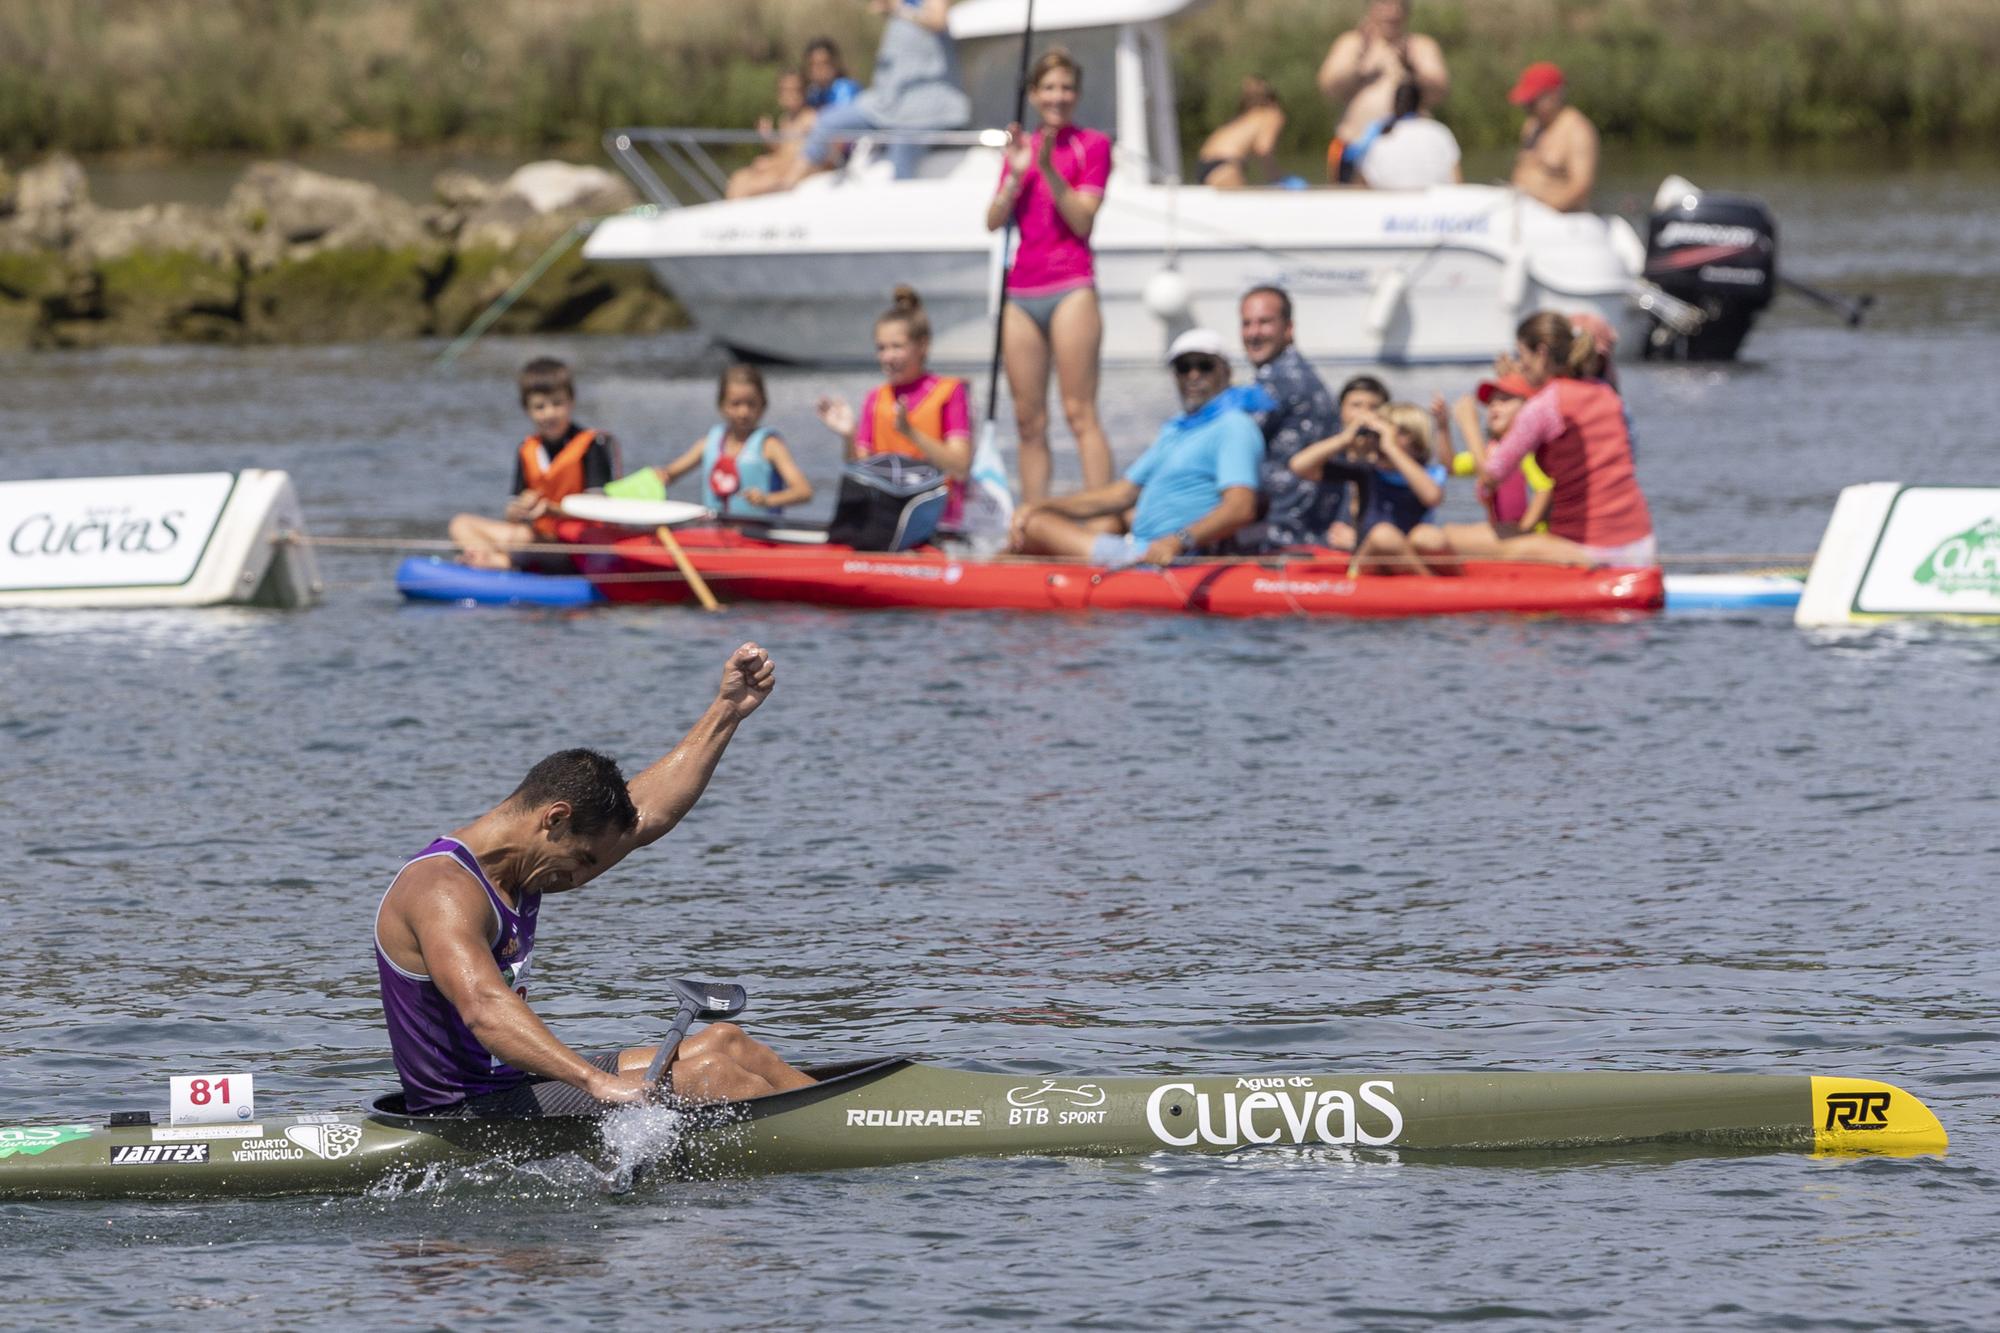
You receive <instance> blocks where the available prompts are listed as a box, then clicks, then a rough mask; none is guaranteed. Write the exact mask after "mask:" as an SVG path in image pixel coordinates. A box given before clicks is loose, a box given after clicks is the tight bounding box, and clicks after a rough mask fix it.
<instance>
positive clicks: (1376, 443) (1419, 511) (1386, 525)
mask: <svg viewBox="0 0 2000 1333" xmlns="http://www.w3.org/2000/svg"><path fill="white" fill-rule="evenodd" d="M1356 440H1357V443H1358V448H1359V457H1360V458H1361V460H1362V461H1364V462H1367V463H1370V464H1372V465H1373V467H1374V468H1375V484H1374V485H1373V486H1372V487H1370V488H1369V492H1368V501H1367V503H1366V504H1365V505H1364V506H1363V508H1362V511H1361V517H1360V519H1359V520H1358V521H1357V522H1356V523H1355V527H1356V528H1357V529H1359V530H1360V533H1361V540H1360V542H1359V543H1358V544H1356V546H1355V548H1354V558H1353V559H1352V560H1351V561H1349V562H1348V566H1347V572H1348V574H1349V575H1354V574H1361V573H1366V572H1370V571H1381V572H1386V573H1411V574H1428V573H1429V572H1430V569H1429V567H1428V566H1427V565H1425V564H1424V562H1423V560H1422V558H1421V557H1420V556H1419V555H1418V554H1417V552H1418V550H1419V549H1420V547H1419V545H1418V544H1419V543H1421V545H1422V548H1426V549H1430V550H1436V549H1438V547H1439V546H1440V545H1441V535H1440V532H1439V529H1438V527H1437V523H1436V517H1437V507H1438V506H1439V505H1441V504H1443V503H1444V488H1445V481H1446V479H1447V477H1449V475H1450V474H1449V473H1448V472H1447V471H1446V470H1445V468H1444V466H1443V465H1442V464H1440V463H1438V462H1436V461H1435V459H1434V458H1433V455H1432V444H1431V414H1430V413H1428V412H1426V411H1424V409H1423V408H1421V407H1418V406H1417V405H1416V404H1415V403H1391V404H1389V406H1387V407H1385V408H1383V409H1382V410H1381V411H1380V412H1377V413H1375V414H1373V416H1372V417H1371V418H1370V419H1369V420H1368V422H1367V423H1366V424H1365V425H1364V427H1363V428H1362V430H1361V431H1360V432H1358V433H1357V436H1356Z"/></svg>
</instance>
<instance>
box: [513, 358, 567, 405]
mask: <svg viewBox="0 0 2000 1333" xmlns="http://www.w3.org/2000/svg"><path fill="white" fill-rule="evenodd" d="M515 383H517V384H519V385H520V386H521V406H523V407H526V406H527V405H528V398H529V396H530V395H532V394H538V393H545V394H548V395H550V396H551V397H553V396H554V395H556V394H561V395H562V396H563V397H565V398H569V399H572V400H574V399H575V398H576V381H575V380H574V379H573V378H572V377H571V376H570V373H569V367H568V366H566V365H564V364H563V363H562V362H560V361H558V360H556V359H555V358H554V357H552V356H538V357H536V358H535V359H534V360H533V361H530V362H529V363H528V364H527V365H525V366H522V367H521V373H520V374H519V375H517V376H515Z"/></svg>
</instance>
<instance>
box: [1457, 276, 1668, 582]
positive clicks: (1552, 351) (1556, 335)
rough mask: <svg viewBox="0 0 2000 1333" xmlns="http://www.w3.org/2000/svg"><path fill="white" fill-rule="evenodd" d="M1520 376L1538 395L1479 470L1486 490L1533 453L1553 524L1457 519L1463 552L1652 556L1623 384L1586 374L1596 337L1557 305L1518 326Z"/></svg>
mask: <svg viewBox="0 0 2000 1333" xmlns="http://www.w3.org/2000/svg"><path fill="white" fill-rule="evenodd" d="M1515 342H1516V345H1515V357H1516V359H1517V361H1518V363H1519V371H1520V375H1521V378H1522V379H1523V380H1524V381H1525V382H1526V385H1527V387H1529V388H1531V389H1532V390H1534V396H1533V397H1531V398H1529V399H1528V401H1527V402H1526V403H1524V404H1522V406H1521V408H1520V410H1519V412H1518V413H1517V414H1516V415H1515V417H1514V421H1513V424H1512V425H1511V426H1510V427H1509V428H1508V430H1507V433H1506V434H1505V435H1503V436H1501V438H1500V439H1499V440H1498V441H1497V442H1495V443H1494V444H1493V445H1491V446H1490V447H1489V448H1488V449H1487V451H1486V457H1485V460H1484V461H1483V462H1482V464H1481V466H1480V469H1479V477H1480V488H1481V492H1482V498H1484V495H1485V494H1486V493H1488V492H1490V490H1491V489H1492V488H1493V487H1495V486H1497V485H1499V484H1500V483H1502V482H1503V481H1505V480H1506V479H1507V478H1508V477H1510V476H1512V475H1513V474H1514V472H1515V471H1516V470H1517V469H1518V468H1519V467H1520V466H1521V460H1522V459H1524V458H1526V457H1528V456H1529V455H1530V454H1533V455H1534V458H1535V461H1536V463H1538V464H1539V465H1540V466H1541V469H1542V471H1543V472H1544V473H1546V474H1547V475H1548V478H1549V480H1550V481H1551V482H1553V483H1554V487H1555V488H1554V490H1553V492H1552V493H1551V495H1550V500H1549V515H1548V531H1546V532H1524V533H1517V534H1514V535H1508V536H1502V535H1500V533H1499V532H1498V531H1497V530H1495V529H1493V528H1491V527H1488V526H1487V525H1483V524H1470V525H1462V526H1460V525H1455V526H1454V529H1453V531H1452V533H1451V534H1450V538H1449V542H1450V548H1451V550H1452V551H1453V552H1454V553H1456V554H1458V555H1462V556H1498V557H1501V558H1503V559H1530V560H1537V559H1538V560H1548V561H1553V562H1556V563H1560V564H1568V565H1653V564H1657V563H1659V548H1658V545H1657V544H1656V543H1655V541H1654V539H1653V516H1652V513H1651V511H1650V510H1649V509H1648V508H1647V507H1646V496H1645V494H1644V492H1642V491H1641V490H1640V489H1639V478H1638V474H1637V472H1636V470H1635V469H1634V467H1633V464H1632V439H1631V434H1630V432H1629V431H1628V430H1627V428H1626V424H1625V408H1624V403H1623V402H1622V401H1621V400H1620V399H1619V397H1618V393H1617V390H1615V389H1613V388H1612V387H1611V386H1610V385H1609V384H1606V383H1605V382H1604V381H1602V380H1597V379H1583V378H1580V376H1581V375H1582V374H1583V373H1584V372H1585V371H1586V370H1587V369H1589V368H1591V367H1592V366H1593V365H1594V364H1595V359H1596V356H1597V353H1598V347H1597V345H1596V340H1595V339H1594V338H1592V337H1591V335H1590V334H1589V333H1588V332H1579V331H1577V330H1575V329H1573V328H1572V327H1571V325H1570V321H1569V319H1568V318H1566V317H1565V316H1563V315H1559V314H1556V313H1555V312H1553V311H1546V310H1545V311H1543V312H1542V313H1540V314H1537V315H1531V316H1529V317H1528V318H1527V319H1526V320H1523V321H1522V323H1521V326H1520V328H1518V329H1517V330H1515Z"/></svg>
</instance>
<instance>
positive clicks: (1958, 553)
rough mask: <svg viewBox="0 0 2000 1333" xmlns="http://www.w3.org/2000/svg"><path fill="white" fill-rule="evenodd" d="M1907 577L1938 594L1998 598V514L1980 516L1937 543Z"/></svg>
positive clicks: (1999, 541) (1999, 521)
mask: <svg viewBox="0 0 2000 1333" xmlns="http://www.w3.org/2000/svg"><path fill="white" fill-rule="evenodd" d="M1911 577H1913V578H1914V579H1915V580H1916V581H1917V582H1918V583H1921V584H1925V585H1926V586H1929V587H1932V588H1935V589H1937V590H1938V591H1939V592H1942V593H1961V592H1977V593H1985V594H1987V595H1989V596H1994V597H2000V517H1995V518H1988V519H1984V520H1982V521H1980V522H1978V523H1975V524H1974V525H1973V526H1971V527H1969V528H1967V529H1966V530H1965V531H1964V532H1961V533H1957V534H1955V535H1953V536H1950V537H1947V538H1945V539H1944V540H1943V541H1941V542H1939V543H1938V545H1937V549H1936V550H1934V551H1932V552H1931V553H1930V554H1929V555H1927V556H1925V557H1924V562H1923V563H1922V564H1921V565H1918V566H1917V572H1916V573H1915V574H1914V575H1912V576H1911Z"/></svg>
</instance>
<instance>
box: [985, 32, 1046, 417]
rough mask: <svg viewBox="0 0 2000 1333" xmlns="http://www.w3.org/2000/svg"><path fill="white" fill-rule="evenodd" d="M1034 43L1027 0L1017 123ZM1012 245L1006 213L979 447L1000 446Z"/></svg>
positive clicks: (1022, 116) (1024, 112) (1023, 110)
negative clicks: (1002, 334)
mask: <svg viewBox="0 0 2000 1333" xmlns="http://www.w3.org/2000/svg"><path fill="white" fill-rule="evenodd" d="M1034 47H1035V0H1028V14H1027V18H1026V19H1025V20H1023V22H1022V24H1021V77H1020V79H1019V81H1018V82H1016V83H1015V85H1014V123H1015V124H1016V125H1019V124H1020V123H1021V122H1022V121H1024V120H1026V119H1027V118H1028V66H1029V63H1030V57H1031V56H1032V55H1033V52H1034ZM1009 147H1012V145H1011V144H1010V145H1009ZM1013 245H1014V215H1013V214H1012V213H1009V214H1008V215H1007V226H1006V229H1005V230H1004V231H1002V232H1001V233H1000V290H999V291H997V292H996V293H994V301H993V362H992V364H991V365H989V366H988V367H987V370H986V423H985V424H984V425H983V426H981V427H980V429H979V447H980V448H981V449H982V450H991V449H996V448H998V447H999V446H998V443H997V441H996V440H995V439H994V435H995V433H996V432H997V431H998V429H999V428H998V427H997V426H996V425H995V424H994V422H995V418H996V417H997V415H998V413H999V411H1000V330H1001V327H1002V324H1003V321H1004V320H1005V319H1006V315H1007V278H1008V276H1009V274H1011V273H1012V271H1013V268H1014V265H1013V263H1012V261H1010V260H1009V259H1008V257H1007V252H1008V251H1009V250H1010V249H1012V248H1013Z"/></svg>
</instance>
